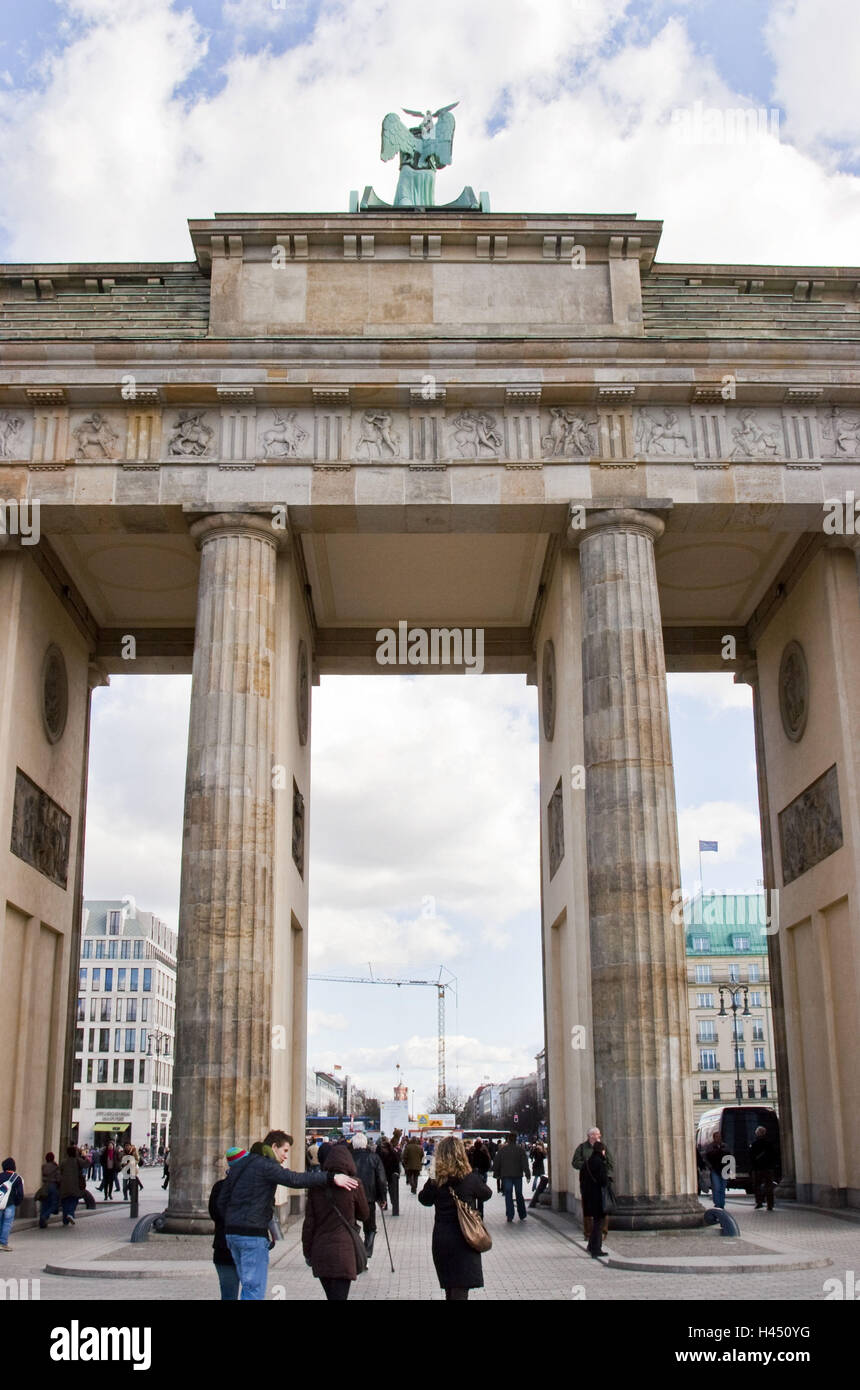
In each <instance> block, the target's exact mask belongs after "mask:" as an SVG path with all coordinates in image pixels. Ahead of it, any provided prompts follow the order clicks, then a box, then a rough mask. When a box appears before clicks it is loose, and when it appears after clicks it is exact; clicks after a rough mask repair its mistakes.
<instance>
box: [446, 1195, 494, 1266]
mask: <svg viewBox="0 0 860 1390" xmlns="http://www.w3.org/2000/svg"><path fill="white" fill-rule="evenodd" d="M448 1191H449V1192H450V1193H451V1197H452V1199H453V1202H454V1210H455V1211H456V1213H457V1220H458V1222H459V1223H460V1234H461V1235H462V1237H463V1239H464V1241H465V1242H466V1244H467V1245H468V1246H469V1248H470V1249H471V1250H477V1251H478V1252H479V1254H483V1253H484V1252H485V1251H487V1250H492V1248H493V1238H492V1236H491V1235H490V1233H489V1231H488V1230H487V1228H486V1226H485V1225H484V1223H483V1221H482V1220H481V1218H480V1216H479V1215H478V1213H477V1212H476V1211H475V1208H474V1207H470V1206H469V1203H468V1202H464V1201H463V1198H462V1197H458V1195H457V1193H456V1192H455V1191H454V1189H453V1187H449V1189H448Z"/></svg>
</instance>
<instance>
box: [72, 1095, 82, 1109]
mask: <svg viewBox="0 0 860 1390" xmlns="http://www.w3.org/2000/svg"><path fill="white" fill-rule="evenodd" d="M80 1108H81V1093H80V1091H72V1109H73V1110H80Z"/></svg>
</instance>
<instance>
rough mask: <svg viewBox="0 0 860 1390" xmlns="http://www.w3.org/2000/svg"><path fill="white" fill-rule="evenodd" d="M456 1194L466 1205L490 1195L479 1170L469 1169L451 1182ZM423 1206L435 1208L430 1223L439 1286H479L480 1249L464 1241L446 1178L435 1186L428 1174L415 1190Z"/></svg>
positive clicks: (480, 1280) (475, 1203)
mask: <svg viewBox="0 0 860 1390" xmlns="http://www.w3.org/2000/svg"><path fill="white" fill-rule="evenodd" d="M453 1187H454V1191H455V1192H456V1193H457V1196H458V1197H462V1199H463V1201H464V1202H468V1203H469V1205H470V1206H472V1207H474V1206H477V1204H478V1202H489V1200H490V1198H491V1197H492V1195H493V1194H492V1192H491V1191H490V1189H489V1187H488V1186H487V1184H486V1183H485V1182H484V1179H483V1178H482V1177H481V1175H480V1173H469V1175H468V1177H465V1178H461V1179H460V1181H459V1182H457V1183H454V1184H453ZM418 1200H419V1202H420V1203H421V1205H422V1206H423V1207H435V1208H436V1220H435V1222H434V1224H433V1263H434V1265H435V1266H436V1273H437V1274H438V1276H439V1283H440V1285H441V1287H442V1288H443V1289H482V1288H483V1287H484V1271H483V1268H482V1265H481V1252H480V1250H473V1249H472V1247H471V1245H467V1244H466V1241H465V1240H464V1238H463V1233H462V1231H461V1230H460V1223H459V1221H458V1220H457V1209H456V1207H455V1205H454V1199H453V1197H452V1196H451V1193H450V1191H449V1184H448V1182H444V1183H442V1185H441V1186H439V1187H437V1185H436V1183H435V1182H434V1181H433V1179H432V1178H429V1179H428V1180H427V1182H426V1183H425V1184H424V1186H423V1187H422V1189H421V1191H420V1192H419V1193H418Z"/></svg>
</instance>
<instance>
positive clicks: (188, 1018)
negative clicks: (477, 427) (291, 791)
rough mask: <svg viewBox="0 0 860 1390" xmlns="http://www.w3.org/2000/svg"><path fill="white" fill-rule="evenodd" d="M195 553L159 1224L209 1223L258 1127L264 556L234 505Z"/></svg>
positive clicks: (264, 1089) (270, 654) (268, 596)
mask: <svg viewBox="0 0 860 1390" xmlns="http://www.w3.org/2000/svg"><path fill="white" fill-rule="evenodd" d="M191 534H192V535H193V536H194V539H195V541H196V542H197V545H198V546H199V548H200V552H201V563H200V587H199V590H198V598H197V627H196V633H195V641H194V664H193V674H192V684H191V724H190V729H189V735H188V766H187V773H186V786H185V821H184V829H183V853H182V884H181V889H180V904H179V942H178V979H177V990H176V1062H175V1067H174V1096H173V1123H172V1132H171V1145H170V1148H171V1163H170V1188H169V1192H170V1202H169V1207H168V1229H169V1230H171V1231H192V1232H193V1231H204V1230H207V1229H211V1226H210V1223H209V1219H208V1215H207V1201H208V1196H209V1190H210V1188H211V1186H212V1183H213V1182H214V1180H215V1178H216V1176H218V1175H220V1174H221V1173H222V1172H223V1154H224V1151H225V1149H226V1148H227V1147H228V1146H229V1145H231V1144H242V1145H245V1144H248V1145H250V1144H251V1143H253V1142H254V1141H255V1140H257V1139H262V1138H263V1136H264V1134H265V1133H266V1131H267V1130H268V1128H269V1091H270V1077H271V1041H272V1037H271V1027H272V1024H271V1017H270V1015H271V996H272V933H273V921H272V860H273V822H274V814H273V805H272V765H273V762H274V756H273V754H274V748H273V744H274V733H273V711H272V680H273V667H274V605H275V562H276V552H277V547H278V543H279V539H282V533H279V532H277V531H275V530H274V528H273V527H272V524H271V518H266V517H264V516H254V515H249V514H242V513H236V514H233V513H222V514H220V515H213V516H207V517H204V518H203V519H201V520H199V521H196V522H194V523H193V524H192V527H191Z"/></svg>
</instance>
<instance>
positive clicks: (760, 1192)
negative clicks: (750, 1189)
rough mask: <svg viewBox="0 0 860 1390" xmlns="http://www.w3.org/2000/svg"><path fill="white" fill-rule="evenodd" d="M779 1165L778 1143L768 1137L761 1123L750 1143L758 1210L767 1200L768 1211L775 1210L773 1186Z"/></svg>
mask: <svg viewBox="0 0 860 1390" xmlns="http://www.w3.org/2000/svg"><path fill="white" fill-rule="evenodd" d="M778 1166H779V1159H778V1157H777V1152H776V1145H775V1144H774V1143H773V1141H772V1140H770V1139H768V1137H767V1130H766V1129H765V1127H764V1125H759V1127H758V1129H757V1130H756V1132H755V1139H754V1140H753V1142H752V1143H751V1144H750V1167H751V1168H752V1176H753V1184H754V1190H755V1205H756V1211H758V1210H759V1209H760V1208H761V1207H762V1206H763V1205H764V1203H765V1202H767V1209H768V1211H773V1188H774V1181H775V1179H776V1170H777V1168H778Z"/></svg>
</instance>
